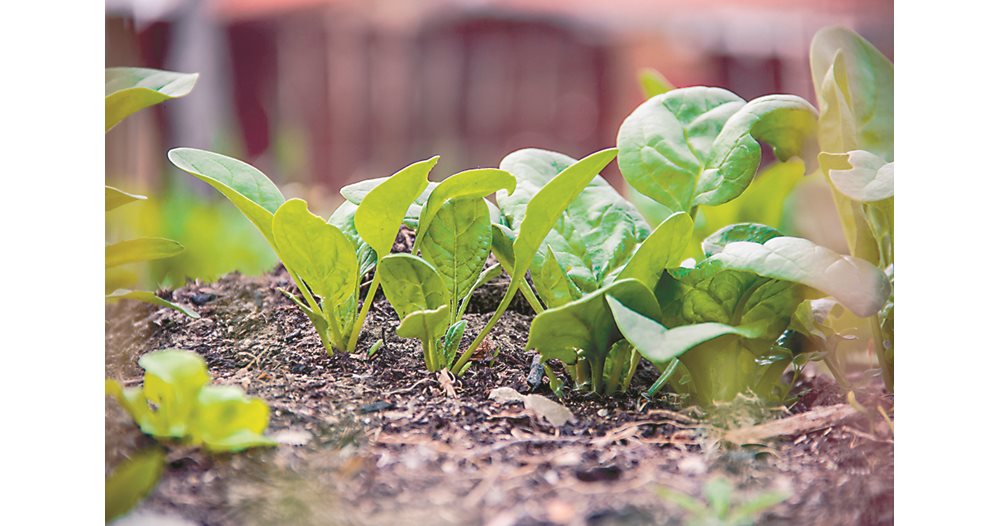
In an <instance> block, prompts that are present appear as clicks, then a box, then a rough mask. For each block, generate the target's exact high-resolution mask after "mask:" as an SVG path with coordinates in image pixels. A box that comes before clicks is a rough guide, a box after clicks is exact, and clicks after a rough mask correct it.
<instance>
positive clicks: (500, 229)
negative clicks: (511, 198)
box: [490, 223, 517, 274]
mask: <svg viewBox="0 0 1000 526" xmlns="http://www.w3.org/2000/svg"><path fill="white" fill-rule="evenodd" d="M490 229H491V230H492V231H493V237H492V240H491V249H492V251H493V255H494V256H496V258H497V261H499V262H500V265H502V266H503V268H504V270H506V271H507V273H508V274H510V273H512V272H513V270H514V240H515V239H516V238H517V233H516V232H514V231H512V230H511V229H510V228H507V227H506V226H504V225H499V224H497V223H493V224H492V225H490Z"/></svg>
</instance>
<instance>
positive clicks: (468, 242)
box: [414, 172, 513, 321]
mask: <svg viewBox="0 0 1000 526" xmlns="http://www.w3.org/2000/svg"><path fill="white" fill-rule="evenodd" d="M502 173H505V172H502ZM448 180H450V179H448ZM511 180H513V178H511ZM446 181H447V180H446ZM443 186H444V183H441V186H439V187H438V188H442V187H443ZM431 200H432V201H433V200H434V194H431ZM432 201H428V202H427V205H426V206H425V210H426V207H429V206H432V204H433V203H432ZM426 218H430V222H429V223H424V222H423V221H424V219H422V220H421V221H422V222H421V226H420V231H421V233H424V234H426V237H424V238H423V239H424V242H423V244H422V245H420V255H421V256H422V257H423V258H424V259H426V260H427V261H428V262H429V263H430V264H431V265H433V266H434V268H435V269H437V271H438V274H439V275H440V276H441V278H443V279H444V285H445V288H446V289H447V290H448V293H449V294H448V297H449V299H448V305H449V306H450V308H451V315H452V320H453V321H454V320H455V315H456V314H457V309H458V306H459V303H460V302H461V300H462V298H464V297H465V296H466V295H468V294H469V293H470V292H471V291H472V287H473V284H474V283H475V282H476V279H477V278H478V277H479V275H480V273H481V272H482V271H483V265H485V264H486V258H487V257H489V255H490V245H491V241H492V238H493V235H492V230H491V228H490V215H489V211H488V210H487V209H486V202H485V201H484V200H483V199H482V197H471V198H457V199H452V200H449V201H447V202H446V203H445V204H444V205H443V206H441V207H439V209H438V211H437V212H435V213H433V214H430V215H428V216H426ZM426 218H425V219H426ZM418 239H419V235H418ZM414 246H417V245H416V242H415V243H414ZM435 306H436V305H435Z"/></svg>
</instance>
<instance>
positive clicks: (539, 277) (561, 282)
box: [531, 246, 586, 308]
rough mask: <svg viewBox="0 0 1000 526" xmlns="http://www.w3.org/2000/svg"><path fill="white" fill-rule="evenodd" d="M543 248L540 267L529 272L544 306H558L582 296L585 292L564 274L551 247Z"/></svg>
mask: <svg viewBox="0 0 1000 526" xmlns="http://www.w3.org/2000/svg"><path fill="white" fill-rule="evenodd" d="M545 250H546V254H545V257H544V258H543V260H542V264H541V268H539V269H538V270H537V271H532V272H531V281H532V283H533V284H534V285H535V289H536V290H538V295H539V296H541V299H542V301H544V302H545V305H546V307H548V308H553V307H559V306H560V305H565V304H567V303H569V302H571V301H573V300H576V299H580V298H582V297H583V296H584V294H586V293H585V292H584V291H582V290H580V288H579V287H577V286H576V284H575V283H573V280H572V279H570V278H569V276H568V275H567V274H566V269H564V268H563V267H562V265H561V264H560V263H559V258H558V257H556V255H555V253H554V252H552V247H551V246H548V247H546V249H545Z"/></svg>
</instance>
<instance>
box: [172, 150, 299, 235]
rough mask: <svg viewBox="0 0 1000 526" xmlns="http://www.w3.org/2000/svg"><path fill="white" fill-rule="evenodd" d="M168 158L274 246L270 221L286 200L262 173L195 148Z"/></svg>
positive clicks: (178, 151)
mask: <svg viewBox="0 0 1000 526" xmlns="http://www.w3.org/2000/svg"><path fill="white" fill-rule="evenodd" d="M167 158H169V159H170V162H172V163H174V165H175V166H177V167H178V168H180V169H181V170H184V171H185V172H188V173H189V174H191V175H193V176H195V177H197V178H198V179H200V180H202V181H204V182H206V183H208V184H209V185H211V186H212V187H213V188H215V189H216V190H218V191H219V192H220V193H221V194H222V195H224V196H226V198H227V199H229V200H230V201H231V202H232V203H233V204H234V205H235V206H236V208H238V209H239V210H240V212H243V215H245V216H246V217H247V219H249V220H250V222H251V223H253V224H254V226H256V227H257V229H258V230H260V232H261V234H263V235H264V238H265V239H267V242H268V243H270V244H271V246H272V247H273V246H274V237H273V235H272V233H271V221H272V219H273V216H274V212H275V211H277V210H278V207H280V206H281V205H282V203H284V202H285V197H284V196H283V195H281V191H280V190H278V187H277V186H275V185H274V183H273V182H272V181H271V180H270V179H268V177H267V176H266V175H264V174H263V173H262V172H261V171H260V170H258V169H256V168H254V167H253V166H250V165H249V164H247V163H244V162H243V161H239V160H237V159H233V158H232V157H226V156H225V155H220V154H217V153H212V152H207V151H204V150H196V149H194V148H174V149H173V150H170V152H169V153H167Z"/></svg>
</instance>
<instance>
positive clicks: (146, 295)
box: [104, 289, 201, 318]
mask: <svg viewBox="0 0 1000 526" xmlns="http://www.w3.org/2000/svg"><path fill="white" fill-rule="evenodd" d="M104 299H105V300H107V301H118V300H135V301H141V302H144V303H149V304H152V305H156V306H158V307H166V308H168V309H174V310H175V311H177V312H180V313H181V314H184V315H187V316H190V317H192V318H200V317H201V316H199V315H198V313H197V312H195V311H193V310H191V309H188V308H187V307H184V306H182V305H178V304H176V303H173V302H171V301H167V300H165V299H163V298H161V297H159V296H157V295H156V294H155V293H153V292H150V291H148V290H125V289H118V290H115V291H114V292H112V293H110V294H108V295H106V296H105V297H104Z"/></svg>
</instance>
